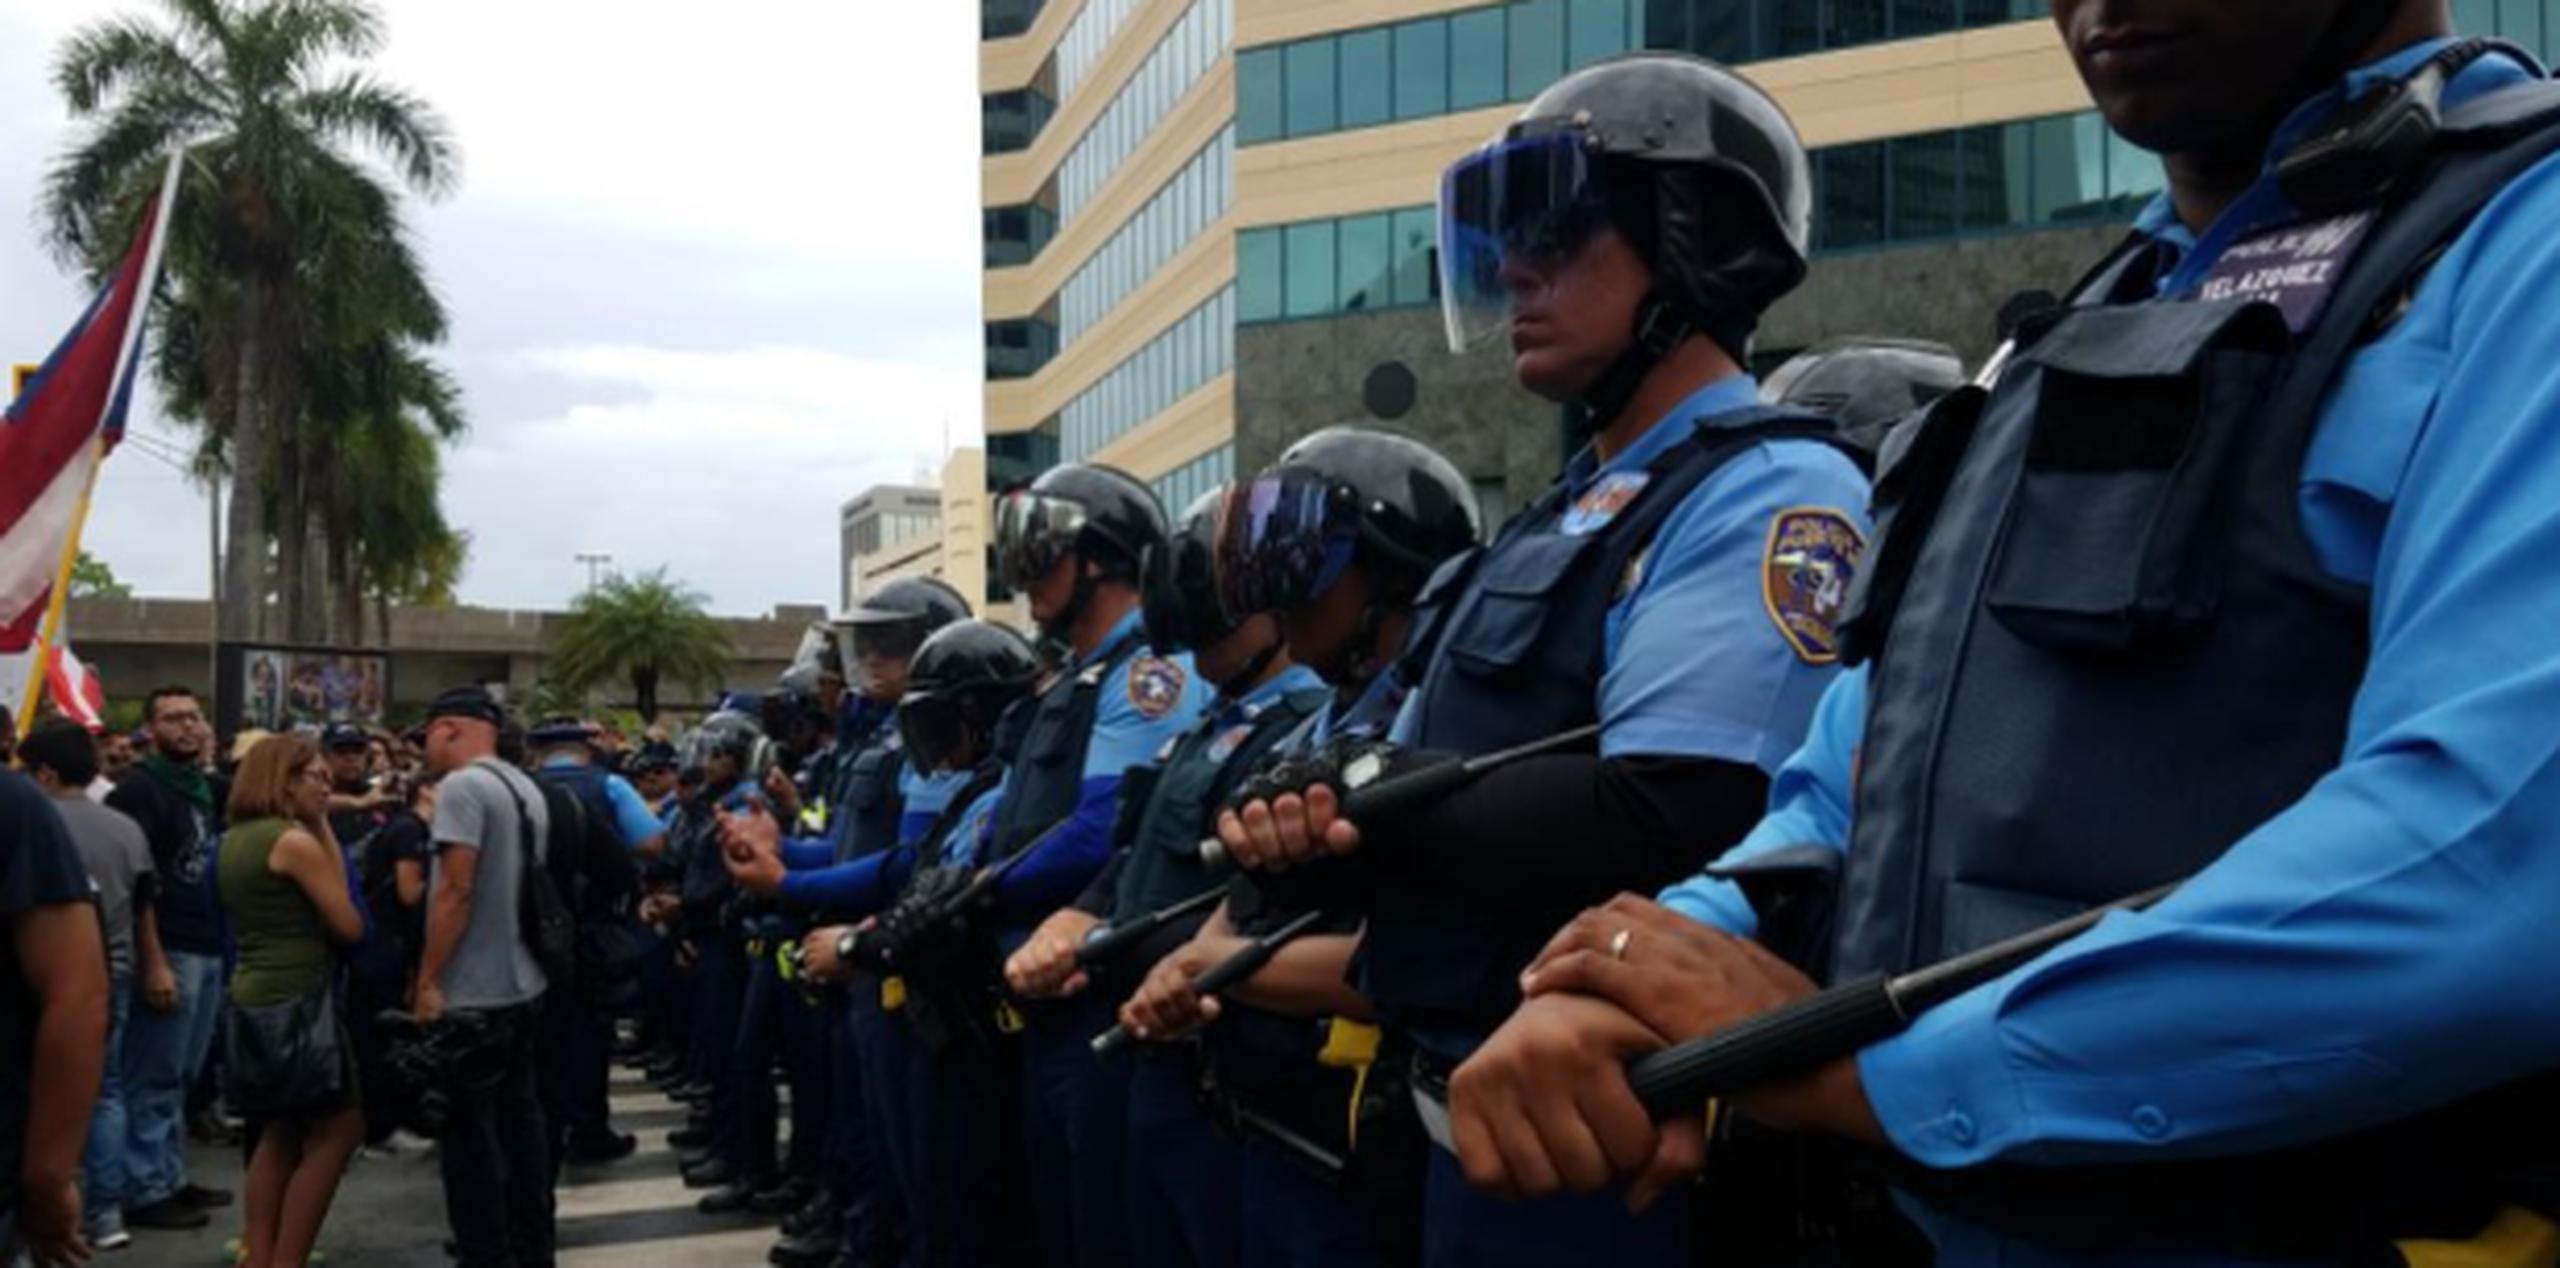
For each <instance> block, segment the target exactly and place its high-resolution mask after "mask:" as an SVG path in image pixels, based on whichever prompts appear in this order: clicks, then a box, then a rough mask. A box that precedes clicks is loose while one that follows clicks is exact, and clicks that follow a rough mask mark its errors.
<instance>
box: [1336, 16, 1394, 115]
mask: <svg viewBox="0 0 2560 1268" xmlns="http://www.w3.org/2000/svg"><path fill="white" fill-rule="evenodd" d="M1394 46H1395V33H1394V32H1392V31H1387V30H1376V31H1354V32H1352V33H1351V34H1349V35H1346V36H1343V37H1342V39H1341V41H1340V47H1341V51H1342V68H1341V72H1340V79H1341V82H1342V126H1343V127H1346V128H1365V127H1369V126H1371V125H1373V124H1380V123H1385V122H1386V121H1387V120H1388V119H1390V118H1392V117H1393V116H1394V114H1395V104H1394V101H1393V94H1394V90H1395V74H1394V71H1393V69H1392V66H1393V62H1394V58H1393V57H1392V56H1391V55H1390V52H1389V50H1391V49H1392V48H1394Z"/></svg>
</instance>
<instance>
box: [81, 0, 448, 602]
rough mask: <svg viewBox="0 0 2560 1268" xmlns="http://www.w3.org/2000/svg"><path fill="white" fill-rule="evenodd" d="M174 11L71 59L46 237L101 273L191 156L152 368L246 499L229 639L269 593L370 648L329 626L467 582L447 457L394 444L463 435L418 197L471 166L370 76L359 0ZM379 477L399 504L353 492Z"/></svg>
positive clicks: (91, 44)
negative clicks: (430, 353)
mask: <svg viewBox="0 0 2560 1268" xmlns="http://www.w3.org/2000/svg"><path fill="white" fill-rule="evenodd" d="M156 7H157V9H158V10H159V12H158V14H157V15H156V17H157V20H153V19H152V18H146V17H143V16H136V15H124V16H118V17H111V18H106V19H103V20H100V21H98V22H95V23H92V24H91V25H89V26H88V27H86V28H84V29H82V30H81V31H80V32H78V33H77V34H75V35H74V36H72V37H71V38H70V39H69V40H68V41H66V42H65V43H64V44H63V46H62V48H61V51H60V53H59V54H58V56H57V57H56V59H55V63H54V84H55V87H56V88H57V89H58V90H59V91H60V92H61V94H62V97H63V100H64V101H65V103H66V104H67V105H68V106H69V108H70V111H71V114H72V117H73V119H74V121H75V123H76V125H77V127H78V132H77V134H76V136H75V138H74V141H73V143H72V145H71V147H70V148H69V149H68V150H67V151H65V152H64V153H63V154H62V155H60V156H59V157H58V158H57V159H56V160H55V162H54V164H53V166H52V168H51V169H50V171H49V172H48V173H47V175H46V183H45V193H44V199H43V206H42V210H41V219H42V222H43V225H44V228H45V231H46V236H47V238H48V240H49V241H50V242H51V244H52V246H53V247H54V249H55V250H56V252H57V253H58V254H60V256H61V257H62V258H63V259H64V260H65V261H66V262H68V263H71V264H73V265H75V266H78V267H80V268H82V269H84V270H85V271H86V272H88V273H89V274H90V276H91V277H92V278H98V277H102V276H103V275H104V274H105V273H106V272H107V271H108V270H110V269H112V268H113V267H114V266H115V264H116V263H117V261H118V260H119V259H120V258H121V256H122V254H123V252H124V250H125V248H126V246H127V245H128V244H129V243H130V242H131V240H132V238H133V235H134V233H135V231H136V229H137V228H138V227H139V225H140V223H141V220H142V216H143V214H144V211H145V209H146V208H147V207H148V206H149V205H150V202H151V200H152V198H153V196H154V194H156V192H157V191H158V188H159V185H160V180H161V176H162V173H163V172H164V170H165V168H166V164H167V160H168V157H169V155H171V154H173V153H175V152H177V151H178V150H179V149H180V148H182V147H183V148H185V149H186V150H187V159H186V163H185V167H184V170H183V173H182V175H181V178H180V189H179V195H178V200H177V203H176V206H175V208H174V210H173V212H172V215H171V218H170V225H169V241H168V249H167V253H166V256H165V260H164V264H163V286H162V289H161V291H160V293H159V296H158V300H157V302H156V304H155V308H154V313H155V317H156V320H157V321H158V323H159V326H160V331H159V338H158V339H157V340H156V341H155V342H154V345H153V348H154V366H153V368H154V374H155V375H156V377H157V378H158V379H159V380H160V382H161V385H162V387H163V388H164V390H165V394H166V398H167V400H168V402H169V404H170V408H171V410H172V412H173V413H174V414H175V415H176V416H178V417H179V418H181V419H183V420H186V421H189V422H193V423H196V424H198V425H200V426H201V428H202V440H201V444H200V450H199V454H198V465H199V466H200V467H202V468H204V469H206V470H211V471H224V472H228V473H229V474H230V475H231V477H232V478H233V479H234V481H235V482H236V486H235V487H236V493H235V496H234V499H233V513H232V523H231V530H230V534H229V537H230V555H229V560H228V568H227V573H228V575H227V579H226V582H225V595H224V599H225V603H224V619H225V622H226V625H230V624H231V623H232V622H235V621H247V620H255V619H257V618H258V617H259V616H260V615H261V614H262V613H263V610H264V606H265V605H264V598H263V596H265V595H266V594H267V593H269V592H270V591H271V590H272V591H273V592H274V593H276V594H278V595H280V596H281V598H282V602H283V617H284V622H285V624H286V626H287V629H286V631H285V632H286V633H287V634H289V635H291V636H294V637H303V638H314V637H340V638H345V637H352V636H354V634H355V633H356V631H355V630H353V629H351V628H340V629H331V628H329V627H330V625H331V624H332V623H336V624H340V625H343V624H344V623H345V622H346V620H347V617H348V614H351V613H352V614H355V615H357V616H360V615H361V608H360V604H361V598H362V597H363V595H364V594H368V593H369V594H371V595H373V596H374V597H376V598H377V599H381V598H385V597H390V596H400V595H405V594H408V593H412V592H418V591H422V590H423V591H433V590H435V589H437V588H438V586H437V584H436V583H437V582H438V580H439V578H441V581H442V583H443V585H444V586H445V587H447V588H449V586H450V582H451V579H452V577H453V576H454V575H456V574H458V573H459V572H460V569H461V564H462V560H463V558H464V556H465V555H466V554H467V550H466V548H465V547H466V543H463V542H461V541H460V539H459V538H458V537H457V535H455V534H454V533H453V532H452V531H451V529H450V528H449V527H448V526H447V525H446V524H445V523H444V520H443V516H442V513H441V511H440V510H439V509H438V508H437V506H436V504H435V496H434V495H435V478H436V476H435V470H434V467H433V465H432V464H431V463H429V464H426V465H424V467H423V474H421V465H420V462H419V455H420V454H422V453H423V454H426V455H428V456H429V457H432V454H433V444H432V442H431V441H430V442H429V443H425V444H420V443H416V437H415V436H408V435H384V434H379V433H382V432H385V431H389V432H399V431H403V430H408V431H415V432H417V433H418V435H422V436H428V437H434V438H449V437H451V436H452V435H454V434H455V433H456V432H457V431H459V429H460V427H461V421H462V415H461V410H460V404H459V394H458V392H457V391H456V390H455V388H454V385H453V384H452V383H451V382H450V381H449V380H448V379H446V378H445V377H444V376H443V374H442V372H441V371H438V370H436V369H435V368H434V367H433V366H431V365H430V364H428V363H427V362H426V360H425V359H424V357H423V355H422V353H421V351H420V350H421V349H422V348H424V347H426V346H428V345H431V344H434V343H437V342H440V341H441V340H442V339H443V338H444V336H445V312H444V308H443V305H442V304H441V303H439V302H438V300H437V299H436V296H435V293H434V291H433V290H432V288H431V287H430V286H429V285H428V283H427V280H426V272H425V267H424V265H423V263H422V262H421V261H420V259H419V258H418V255H417V253H416V251H415V249H414V247H413V245H412V242H411V239H410V234H409V230H408V227H407V225H406V224H405V223H404V221H403V219H402V215H401V210H400V193H399V190H400V188H402V187H405V188H406V189H408V190H410V191H412V192H414V193H418V194H421V195H426V196H430V197H433V196H438V195H441V194H443V193H445V192H447V191H449V190H450V189H451V188H452V187H453V184H454V182H455V179H456V177H457V174H458V171H459V159H458V157H457V155H456V153H455V150H454V146H453V142H452V140H451V138H450V136H449V135H448V134H447V132H446V129H445V125H444V123H443V121H442V120H441V119H440V118H439V117H438V116H437V115H436V114H435V112H434V111H433V110H432V109H430V108H429V107H428V106H427V105H426V103H425V102H424V101H423V100H421V99H420V98H418V97H416V96H414V95H412V94H410V93H408V92H406V91H404V90H402V89H400V88H397V87H393V86H391V85H388V84H385V83H383V82H381V81H380V80H378V79H376V78H374V77H373V76H372V75H371V74H370V73H368V72H367V71H366V70H365V69H364V67H363V65H362V63H363V62H364V61H365V60H366V59H368V58H370V57H372V56H373V55H374V54H376V53H377V52H379V51H380V49H381V47H382V42H383V24H382V20H381V17H380V16H379V14H378V13H377V12H376V11H375V10H374V8H373V7H372V5H370V4H368V3H365V2H364V0H158V4H157V6H156ZM368 160H375V161H368ZM377 161H378V162H377ZM368 432H372V433H376V434H370V435H368V434H366V433H368ZM375 480H379V481H382V482H384V484H387V485H388V486H390V487H392V490H393V496H392V497H391V498H390V501H391V503H392V505H393V507H394V508H395V509H393V510H390V511H384V512H380V513H372V512H368V511H366V510H364V509H362V508H360V506H359V503H361V502H362V501H363V500H364V499H359V498H349V497H346V496H344V494H343V489H344V487H345V486H346V485H348V484H350V483H354V482H358V481H375ZM361 487H363V488H364V490H365V493H366V496H367V497H370V496H371V495H372V493H373V491H374V489H375V488H376V487H382V486H380V485H376V484H372V483H366V484H363V485H362V486H361ZM270 540H272V542H273V543H274V555H273V557H274V564H273V567H274V573H273V575H272V577H270V576H269V575H268V569H269V563H268V560H269V542H270ZM308 550H316V551H318V552H320V553H321V555H322V558H321V559H319V560H317V561H307V560H306V558H305V552H306V551H308ZM321 591H326V593H322V592H321ZM332 595H334V596H335V599H336V602H335V603H334V604H332V603H331V602H330V597H331V596H332ZM226 632H227V633H233V634H243V633H250V632H254V631H252V630H244V629H239V628H233V629H230V630H227V631H226Z"/></svg>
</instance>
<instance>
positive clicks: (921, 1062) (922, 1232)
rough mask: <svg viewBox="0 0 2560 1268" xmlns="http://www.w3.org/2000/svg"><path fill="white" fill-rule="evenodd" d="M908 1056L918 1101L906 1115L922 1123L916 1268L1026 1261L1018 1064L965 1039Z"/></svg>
mask: <svg viewBox="0 0 2560 1268" xmlns="http://www.w3.org/2000/svg"><path fill="white" fill-rule="evenodd" d="M915 1056H916V1059H915V1060H914V1061H913V1062H912V1063H911V1064H910V1066H909V1068H910V1069H911V1070H912V1071H914V1072H915V1075H916V1076H917V1077H916V1079H915V1082H916V1084H917V1086H918V1087H919V1088H920V1089H921V1091H922V1095H921V1096H919V1097H918V1098H917V1099H916V1100H915V1101H913V1102H912V1103H911V1108H912V1109H913V1111H914V1112H915V1115H916V1117H917V1118H918V1119H919V1120H921V1121H920V1122H919V1123H918V1125H917V1131H916V1136H917V1138H918V1139H919V1140H920V1141H921V1142H922V1143H923V1145H924V1149H923V1162H924V1186H923V1192H924V1210H923V1212H922V1215H921V1217H920V1218H919V1219H918V1220H917V1221H916V1224H915V1226H914V1233H915V1241H914V1250H915V1259H914V1262H916V1263H918V1264H920V1265H923V1268H1019V1266H1020V1265H1022V1264H1026V1263H1029V1262H1031V1260H1030V1252H1029V1248H1028V1243H1027V1241H1026V1237H1027V1235H1028V1234H1027V1229H1026V1220H1025V1218H1024V1209H1023V1196H1024V1195H1023V1188H1024V1172H1023V1158H1022V1118H1021V1112H1020V1103H1019V1101H1018V1100H1017V1097H1018V1096H1019V1091H1018V1089H1017V1088H1016V1086H1015V1084H1016V1081H1017V1078H1016V1076H1017V1074H1018V1072H1019V1065H1018V1060H1019V1059H1018V1057H1017V1056H1016V1054H1014V1053H1013V1052H1011V1051H1008V1050H1004V1049H997V1048H989V1047H985V1046H982V1045H980V1044H977V1043H974V1042H970V1041H966V1040H964V1041H962V1042H960V1043H958V1044H956V1045H954V1046H953V1047H951V1048H948V1049H946V1050H944V1051H942V1052H937V1053H926V1052H923V1051H921V1050H919V1051H917V1052H916V1054H915ZM1051 1179H1053V1177H1044V1178H1043V1182H1044V1183H1048V1182H1049V1181H1050V1180H1051Z"/></svg>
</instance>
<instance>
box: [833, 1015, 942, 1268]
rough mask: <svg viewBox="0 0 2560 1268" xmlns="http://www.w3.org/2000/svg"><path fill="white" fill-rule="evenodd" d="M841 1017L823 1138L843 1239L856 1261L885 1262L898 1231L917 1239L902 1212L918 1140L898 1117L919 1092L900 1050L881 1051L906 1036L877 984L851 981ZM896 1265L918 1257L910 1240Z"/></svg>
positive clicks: (909, 1208)
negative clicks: (839, 1201)
mask: <svg viewBox="0 0 2560 1268" xmlns="http://www.w3.org/2000/svg"><path fill="white" fill-rule="evenodd" d="M841 1018H842V1023H843V1027H844V1034H843V1038H842V1042H841V1043H840V1044H839V1045H838V1049H837V1053H836V1071H837V1080H836V1090H835V1095H836V1103H835V1135H834V1137H833V1139H831V1140H830V1141H829V1142H828V1143H829V1145H830V1146H831V1147H832V1148H834V1150H835V1151H836V1159H835V1164H836V1168H837V1173H836V1174H837V1175H838V1177H839V1186H840V1191H841V1193H842V1194H843V1197H844V1244H845V1246H846V1247H847V1248H848V1249H850V1250H852V1251H853V1252H854V1253H855V1256H856V1258H857V1259H862V1258H866V1257H867V1260H868V1262H871V1263H886V1262H888V1260H887V1258H886V1256H887V1254H888V1252H889V1251H890V1250H891V1249H893V1248H895V1247H897V1246H898V1245H899V1243H900V1240H901V1237H902V1236H904V1237H906V1238H915V1237H921V1236H923V1230H922V1228H921V1227H920V1223H921V1221H919V1220H916V1219H914V1218H912V1217H911V1216H910V1214H909V1213H910V1212H913V1211H915V1210H917V1209H918V1203H917V1200H916V1196H917V1191H916V1189H915V1187H914V1185H915V1181H914V1179H913V1175H914V1169H915V1168H919V1167H921V1166H922V1158H921V1151H922V1148H923V1142H922V1141H920V1140H912V1139H909V1136H908V1133H907V1130H906V1124H905V1121H904V1120H907V1119H909V1118H911V1117H912V1115H910V1114H909V1113H908V1112H907V1111H908V1103H909V1099H910V1098H912V1097H914V1096H916V1095H918V1094H919V1093H920V1091H921V1089H918V1088H914V1087H910V1086H908V1085H907V1082H906V1080H907V1077H908V1076H907V1071H906V1069H905V1066H904V1050H903V1049H899V1050H898V1051H897V1052H895V1053H894V1054H892V1053H884V1052H883V1051H882V1049H883V1047H884V1045H887V1044H890V1043H893V1042H898V1043H902V1042H903V1041H904V1040H905V1038H906V1034H905V1031H904V1029H903V1028H902V1027H900V1026H898V1025H897V1024H896V1022H895V1021H894V1020H893V1019H891V1018H890V1017H889V1016H888V1015H887V1014H886V1013H883V1012H881V1011H880V984H879V983H878V982H876V981H874V980H872V979H871V978H870V977H869V976H868V975H865V976H862V977H859V978H856V979H855V980H854V982H853V984H852V985H851V986H849V987H847V988H846V990H845V1000H844V1006H843V1009H842V1012H841ZM899 1262H902V1263H907V1264H914V1263H916V1262H919V1261H918V1258H917V1254H916V1248H915V1247H914V1246H913V1245H912V1244H911V1243H910V1244H909V1245H908V1246H907V1249H906V1253H905V1254H904V1255H902V1256H901V1257H900V1260H899Z"/></svg>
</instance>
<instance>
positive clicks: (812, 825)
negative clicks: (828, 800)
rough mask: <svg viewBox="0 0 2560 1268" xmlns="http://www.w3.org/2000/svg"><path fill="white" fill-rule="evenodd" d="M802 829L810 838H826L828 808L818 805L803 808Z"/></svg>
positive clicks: (801, 813)
mask: <svg viewBox="0 0 2560 1268" xmlns="http://www.w3.org/2000/svg"><path fill="white" fill-rule="evenodd" d="M800 828H801V831H802V832H803V833H804V834H805V835H808V836H813V837H822V836H825V835H826V834H827V808H826V807H825V806H816V805H811V806H802V807H801V808H800Z"/></svg>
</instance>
